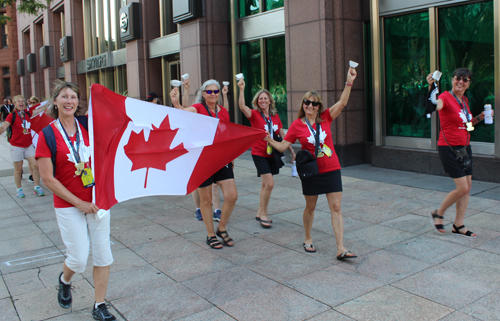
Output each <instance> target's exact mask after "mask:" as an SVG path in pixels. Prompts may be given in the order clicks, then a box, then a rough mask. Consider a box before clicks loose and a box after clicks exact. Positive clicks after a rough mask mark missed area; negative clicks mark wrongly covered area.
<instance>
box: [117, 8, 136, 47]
mask: <svg viewBox="0 0 500 321" xmlns="http://www.w3.org/2000/svg"><path fill="white" fill-rule="evenodd" d="M119 27H120V39H121V40H122V41H125V42H126V41H131V40H136V39H140V38H141V4H140V3H139V2H131V3H130V4H129V5H127V6H124V7H122V8H121V9H120V19H119Z"/></svg>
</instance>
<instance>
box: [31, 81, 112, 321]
mask: <svg viewBox="0 0 500 321" xmlns="http://www.w3.org/2000/svg"><path fill="white" fill-rule="evenodd" d="M52 97H54V98H53V102H51V103H50V104H49V107H48V108H47V114H48V115H49V116H50V117H52V118H54V119H56V121H54V122H52V123H51V124H50V125H49V126H47V127H46V128H44V129H43V130H42V131H41V132H40V134H39V138H38V144H37V150H36V159H37V161H38V166H39V168H40V174H41V176H42V179H43V181H44V183H45V185H46V186H47V188H49V189H50V190H51V191H52V192H53V193H54V208H55V212H56V217H57V224H58V225H59V230H60V232H61V237H62V240H63V242H64V245H66V248H67V250H66V255H67V258H66V260H65V261H64V263H63V267H62V270H63V271H62V272H61V274H60V275H59V279H58V283H59V291H58V295H57V300H58V302H59V305H60V306H61V307H62V308H65V309H69V308H71V305H72V296H71V278H72V277H73V275H74V274H75V273H82V272H83V271H84V270H85V267H86V265H87V259H88V256H89V246H92V258H93V265H94V270H93V277H94V289H95V304H94V306H93V309H92V316H93V317H94V319H96V320H116V318H115V317H114V316H113V315H112V314H111V313H109V311H108V310H107V307H106V304H105V296H106V289H107V286H108V277H109V268H110V265H111V263H113V256H112V254H111V243H110V238H109V233H110V225H109V224H110V214H109V212H105V213H106V214H105V215H104V216H99V215H97V212H98V211H99V208H98V207H97V206H96V205H95V204H93V203H92V189H93V188H92V187H93V186H94V179H93V177H92V172H91V169H90V164H91V163H90V147H89V146H90V143H89V134H88V131H87V129H88V125H87V117H86V116H75V115H78V114H81V110H80V107H79V101H80V89H79V88H78V85H76V84H74V83H70V82H64V81H57V82H56V86H55V88H54V91H53V96H52Z"/></svg>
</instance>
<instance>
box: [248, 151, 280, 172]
mask: <svg viewBox="0 0 500 321" xmlns="http://www.w3.org/2000/svg"><path fill="white" fill-rule="evenodd" d="M252 158H253V162H254V164H255V167H256V168H257V177H260V175H263V174H273V175H277V174H279V173H280V169H279V167H278V165H277V164H276V160H275V158H274V155H273V157H262V156H257V155H252Z"/></svg>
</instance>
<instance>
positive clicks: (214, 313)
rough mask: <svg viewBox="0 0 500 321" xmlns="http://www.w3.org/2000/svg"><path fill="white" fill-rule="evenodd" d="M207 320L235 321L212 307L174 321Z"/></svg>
mask: <svg viewBox="0 0 500 321" xmlns="http://www.w3.org/2000/svg"><path fill="white" fill-rule="evenodd" d="M207 320H217V321H234V320H236V319H234V318H232V317H231V316H229V315H228V314H227V313H224V311H221V310H220V309H218V308H216V307H213V308H210V309H207V310H204V311H201V312H198V313H194V314H191V315H188V316H187V317H184V318H180V319H177V320H176V321H207Z"/></svg>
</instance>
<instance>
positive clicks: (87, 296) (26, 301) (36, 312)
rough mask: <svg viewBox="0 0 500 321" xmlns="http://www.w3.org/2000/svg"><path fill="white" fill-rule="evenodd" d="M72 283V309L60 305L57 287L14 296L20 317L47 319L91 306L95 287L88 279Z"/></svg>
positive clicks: (23, 318) (24, 318)
mask: <svg viewBox="0 0 500 321" xmlns="http://www.w3.org/2000/svg"><path fill="white" fill-rule="evenodd" d="M72 285H73V286H74V290H73V291H72V297H73V304H72V308H71V309H63V308H61V307H60V306H59V303H57V289H56V288H55V287H54V288H51V289H44V290H39V291H32V292H29V293H25V294H22V295H16V296H13V300H14V304H15V306H16V310H17V313H18V314H19V316H20V319H21V320H45V319H49V318H53V317H57V316H60V315H63V314H65V315H67V314H68V313H70V312H71V311H75V310H76V311H78V310H81V309H85V308H87V307H91V306H92V304H93V303H94V288H93V287H92V286H91V285H90V284H89V283H88V282H87V281H86V280H81V281H78V282H73V283H72Z"/></svg>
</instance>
